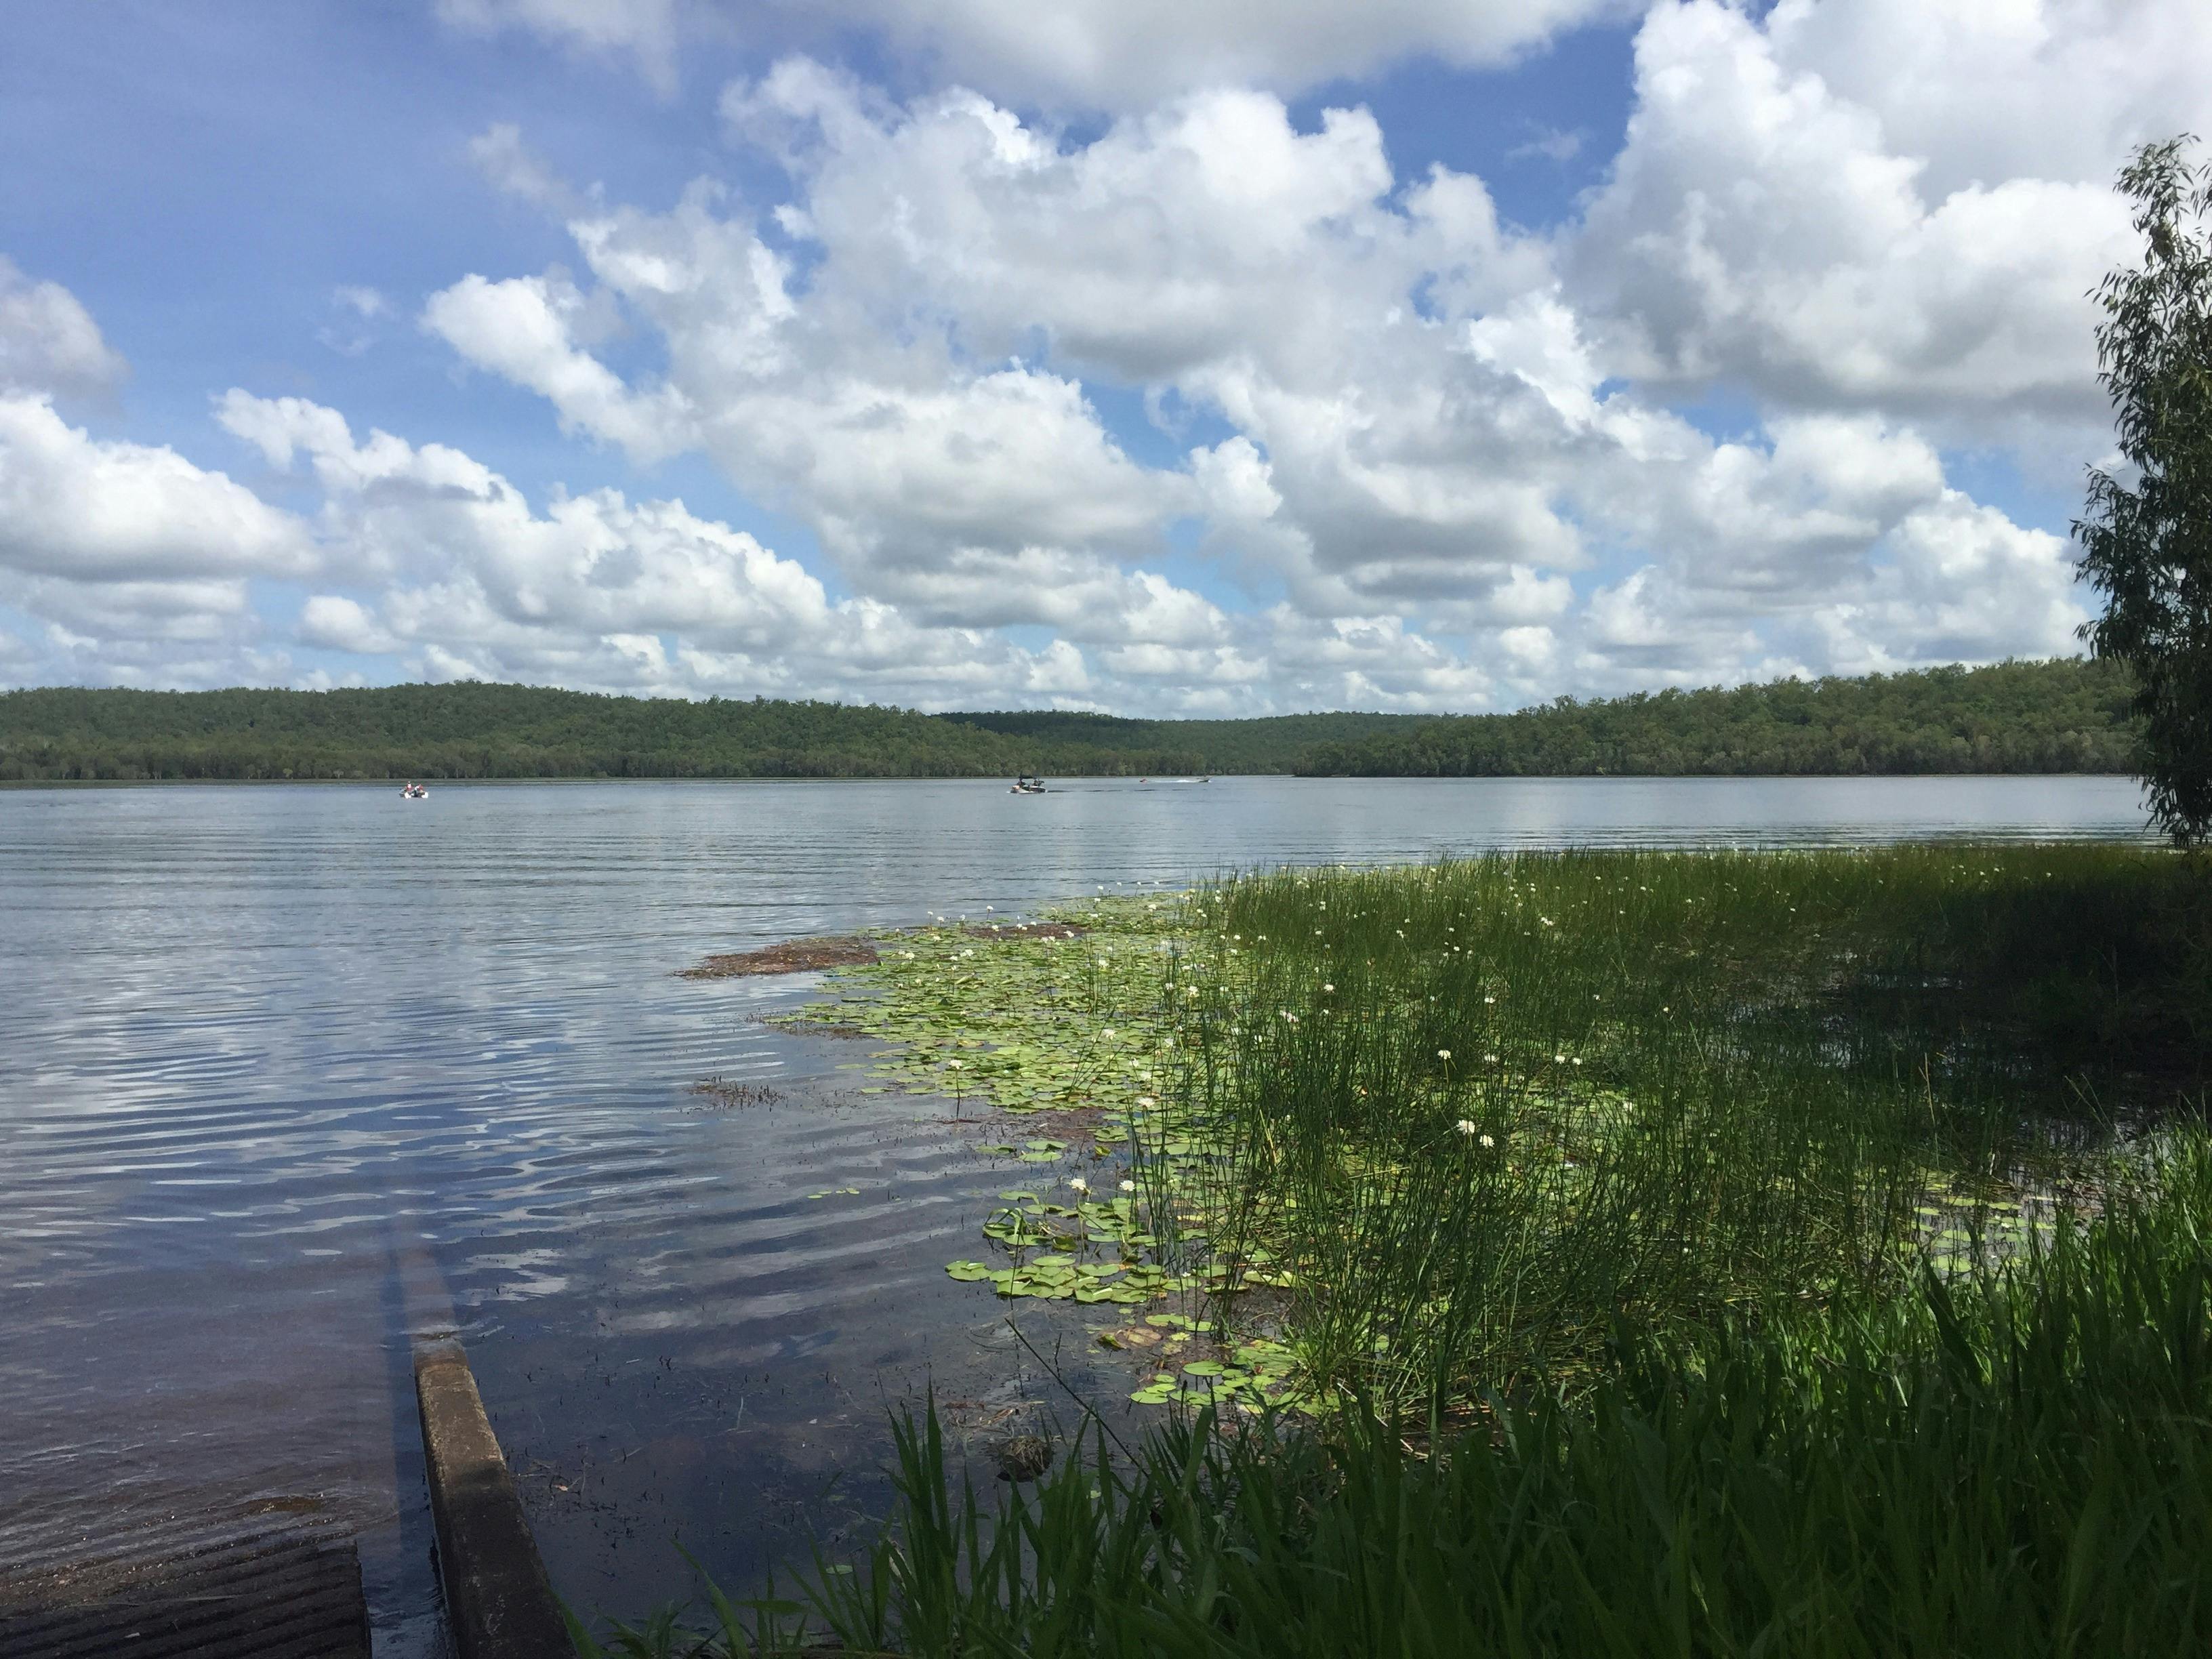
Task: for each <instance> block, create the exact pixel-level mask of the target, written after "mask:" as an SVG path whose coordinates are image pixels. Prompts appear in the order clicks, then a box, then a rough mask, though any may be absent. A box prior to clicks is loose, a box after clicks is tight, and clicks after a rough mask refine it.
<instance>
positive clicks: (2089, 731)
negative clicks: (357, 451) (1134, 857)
mask: <svg viewBox="0 0 2212 1659" xmlns="http://www.w3.org/2000/svg"><path fill="white" fill-rule="evenodd" d="M2129 695H2130V685H2129V682H2128V680H2127V678H2126V675H2125V673H2124V671H2123V670H2122V669H2121V668H2120V667H2119V665H2117V664H2105V663H2085V662H2080V661H2074V660H2066V661H2060V662H2051V663H2008V664H2004V665H2000V666H1998V667H1994V668H1984V669H1976V670H1972V671H1967V670H1964V669H1938V670H1935V671H1930V672H1927V673H1919V674H1896V675H1890V676H1887V677H1884V676H1875V677H1874V678H1870V679H1863V680H1845V679H1828V680H1819V681H1812V682H1799V681H1791V680H1785V681H1781V682H1778V684H1774V685H1770V686H1755V687H1748V688H1745V689H1742V690H1734V691H1718V690H1715V691H1694V692H1687V693H1685V692H1678V691H1667V692H1662V693H1659V694H1658V695H1656V696H1633V697H1625V698H1620V699H1617V700H1615V701H1613V702H1588V703H1581V702H1574V701H1573V700H1571V699H1563V700H1562V701H1560V702H1557V703H1554V704H1552V705H1550V706H1549V707H1547V708H1536V709H1530V710H1527V711H1524V712H1523V713H1521V714H1498V715H1482V716H1475V717H1440V716H1432V715H1415V714H1289V715H1283V716H1280V717H1279V718H1274V719H1268V720H1119V719H1115V718H1113V717H1110V716H1108V715H1103V714H1053V713H1012V714H915V713H914V712H912V711H910V710H906V709H899V708H874V707H856V706H854V705H851V704H845V703H826V702H768V701H764V700H761V699H754V700H752V701H750V702H744V701H737V702H729V701H723V700H720V699H709V700H708V701H707V702H682V701H680V700H678V699H675V698H641V697H609V696H597V695H593V694H591V693H586V692H578V691H560V690H549V689H546V688H544V687H538V686H524V685H486V684H478V683H475V682H466V683H462V684H451V685H395V686H384V687H378V688H374V689H369V690H344V691H271V690H228V691H130V690H82V689H78V688H72V687H48V688H43V689H36V690H22V691H9V692H0V781H7V780H15V781H38V780H81V781H95V780H111V781H138V780H148V779H161V778H233V779H273V778H402V777H415V778H428V779H438V778H528V777H560V778H571V777H583V778H592V777H599V778H625V777H629V778H639V777H660V778H691V777H699V778H707V777H763V778H769V777H813V778H819V777H1006V776H1012V775H1015V774H1018V773H1023V772H1040V773H1045V774H1048V775H1054V776H1062V777H1066V776H1137V775H1172V774H1177V773H1190V772H1213V773H1239V772H1243V773H1281V772H1290V771H1293V770H1296V771H1299V772H1303V773H1306V774H1309V775H1319V774H1347V773H1348V774H1352V775H1399V774H1413V775H1430V776H1435V775H1445V776H1468V775H1527V776H1547V775H1561V774H1589V773H1615V774H1628V773H1638V774H1685V773H1714V774H1745V773H1808V774H1811V773H1820V774H1831V773H1841V774H1861V773H1887V772H2127V771H2131V770H2134V769H2136V767H2137V765H2138V764H2139V760H2138V757H2137V753H2136V734H2135V731H2134V728H2133V727H2132V726H2131V725H2130V720H2129V714H2128V698H2129Z"/></svg>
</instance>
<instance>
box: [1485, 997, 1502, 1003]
mask: <svg viewBox="0 0 2212 1659" xmlns="http://www.w3.org/2000/svg"><path fill="white" fill-rule="evenodd" d="M1483 1000H1484V1001H1485V1002H1495V1001H1497V1000H1498V999H1497V998H1496V997H1485V998H1483Z"/></svg>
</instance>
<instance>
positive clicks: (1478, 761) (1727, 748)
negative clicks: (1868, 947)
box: [1299, 658, 2142, 777]
mask: <svg viewBox="0 0 2212 1659" xmlns="http://www.w3.org/2000/svg"><path fill="white" fill-rule="evenodd" d="M2131 690H2132V688H2131V686H2130V682H2129V679H2128V677H2127V674H2126V672H2125V671H2124V669H2123V668H2122V667H2121V665H2118V664H2117V663H2102V662H2092V661H2084V660H2081V659H2078V658H2061V659H2057V660H2055V661H2051V662H2006V663H2000V664H1996V665H1993V666H1990V667H1987V668H1975V669H1967V668H1958V667H1952V668H1936V669H1928V670H1923V671H1917V672H1914V673H1906V674H1875V675H1869V676H1867V677H1865V678H1857V679H1844V678H1827V679H1818V680H1777V681H1775V682H1774V683H1773V684H1770V685H1751V686H1742V687H1738V688H1736V689H1734V690H1720V689H1714V690H1702V691H1661V692H1658V693H1656V694H1650V695H1646V694H1643V693H1638V695H1636V696H1628V697H1619V698H1614V699H1612V700H1610V701H1607V702H1577V701H1575V700H1574V699H1573V698H1571V697H1563V698H1561V699H1560V700H1559V701H1558V702H1554V703H1552V704H1550V705H1548V706H1547V707H1544V708H1530V709H1524V710H1522V712H1520V713H1518V714H1478V715H1465V716H1457V717H1454V718H1449V719H1445V720H1436V721H1432V722H1431V723H1429V724H1427V725H1425V726H1419V727H1415V728H1412V729H1409V730H1405V731H1399V732H1389V733H1386V734H1383V735H1381V736H1377V737H1374V738H1367V739H1365V740H1364V741H1361V742H1356V743H1350V744H1346V743H1325V744H1322V745H1320V746H1319V747H1317V748H1316V750H1314V751H1313V752H1312V753H1311V754H1310V756H1309V757H1307V758H1306V760H1305V762H1304V763H1303V764H1302V765H1301V766H1300V767H1299V771H1300V772H1301V773H1302V774H1304V775H1308V776H1353V777H1397V776H1413V777H1557V776H1590V775H1612V776H1644V777H1651V776H1659V777H1666V776H1690V775H1717V776H1741V775H1781V776H1788V775H1819V776H1836V775H1840V776H1847V777H1850V776H1867V775H1885V774H1898V773H1907V774H1912V773H1944V772H2118V773H2126V772H2133V771H2136V770H2137V769H2139V768H2140V766H2141V764H2142V761H2141V757H2140V755H2139V753H2138V744H2137V738H2136V732H2135V730H2134V727H2133V726H2132V724H2131V722H2130V718H2129V697H2130V691H2131Z"/></svg>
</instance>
